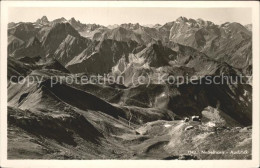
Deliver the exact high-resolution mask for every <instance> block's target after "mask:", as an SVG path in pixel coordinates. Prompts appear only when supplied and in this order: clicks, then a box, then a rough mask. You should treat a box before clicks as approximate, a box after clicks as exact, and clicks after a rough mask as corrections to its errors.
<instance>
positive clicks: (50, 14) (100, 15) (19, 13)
mask: <svg viewBox="0 0 260 168" xmlns="http://www.w3.org/2000/svg"><path fill="white" fill-rule="evenodd" d="M66 11H69V12H66ZM42 16H46V17H47V18H48V20H49V21H52V20H54V19H57V18H61V17H64V18H65V19H67V20H69V19H71V18H72V17H74V18H75V19H76V20H79V21H80V22H81V23H86V24H88V23H90V24H93V23H95V24H100V25H104V26H108V25H114V24H122V23H139V24H141V25H149V24H165V23H167V22H171V21H175V20H176V19H177V18H179V17H180V16H184V17H186V18H188V19H189V18H192V19H195V20H196V19H198V18H201V19H203V20H208V21H212V22H214V23H215V24H218V25H219V24H223V23H225V22H238V23H240V24H243V25H246V24H252V17H251V9H250V8H132V7H131V8H114V7H108V8H100V7H93V8H83V7H77V8H76V7H71V8H68V7H65V8H55V7H52V8H46V7H45V8H44V7H42V8H38V7H30V8H28V7H19V8H9V11H8V17H9V18H8V22H35V21H36V20H37V19H39V18H41V17H42Z"/></svg>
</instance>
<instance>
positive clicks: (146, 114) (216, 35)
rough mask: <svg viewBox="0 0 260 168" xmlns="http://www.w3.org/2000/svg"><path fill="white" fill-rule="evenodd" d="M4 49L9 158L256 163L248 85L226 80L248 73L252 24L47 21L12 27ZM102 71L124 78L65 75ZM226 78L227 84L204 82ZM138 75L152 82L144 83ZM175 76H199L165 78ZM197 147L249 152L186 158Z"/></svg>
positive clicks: (145, 81)
mask: <svg viewBox="0 0 260 168" xmlns="http://www.w3.org/2000/svg"><path fill="white" fill-rule="evenodd" d="M7 49H8V58H7V59H8V75H7V77H8V144H9V145H8V158H11V159H21V158H27V159H28V158H29V159H166V160H168V159H185V160H186V159H250V158H251V153H250V151H251V145H252V142H251V140H252V138H251V135H252V131H251V125H252V85H251V84H250V83H236V84H233V83H230V81H231V80H233V79H234V78H236V79H241V80H242V81H243V80H248V79H247V78H249V77H250V76H251V75H252V25H244V26H243V25H241V24H240V23H235V22H232V23H230V22H226V23H223V24H221V25H217V24H214V23H213V22H211V21H205V20H203V19H196V20H195V19H188V18H186V17H179V18H178V19H177V20H175V21H171V22H168V23H165V24H163V25H160V24H154V25H140V24H139V23H124V24H120V25H110V26H103V25H98V24H85V23H81V22H80V21H77V20H76V19H75V18H74V17H73V18H71V19H70V20H66V19H65V18H64V17H62V18H58V19H55V20H53V21H49V19H48V18H47V17H46V16H43V17H42V18H40V19H37V20H36V21H35V22H19V23H13V22H12V23H9V24H8V46H7ZM105 74H107V75H110V76H112V77H115V78H117V77H119V76H122V77H124V81H117V82H116V83H110V82H109V81H104V83H103V84H97V83H87V84H83V83H77V82H68V81H67V80H66V79H65V78H64V77H68V78H70V79H71V80H73V81H75V80H76V79H78V78H81V77H91V76H92V75H102V76H103V75H105ZM220 75H225V76H227V77H228V78H227V79H225V81H224V83H222V84H217V82H220V80H221V79H218V80H217V81H216V83H211V84H207V78H208V77H216V76H220ZM241 75H244V76H247V78H243V79H242V77H241ZM139 76H145V77H147V78H145V80H144V81H142V83H141V84H140V81H139V78H138V77H139ZM160 76H164V77H165V78H163V79H161V80H160V81H158V78H160ZM178 76H186V77H192V76H198V77H200V78H199V79H194V80H191V79H184V80H185V82H183V83H181V84H180V85H178V84H176V83H171V81H169V80H167V79H169V77H176V78H177V77H178ZM19 77H23V78H19ZM53 78H54V79H55V80H58V79H61V81H53ZM33 79H41V80H40V81H39V80H38V81H35V80H33ZM194 81H195V82H196V81H200V82H201V83H200V84H193V82H194ZM21 82H23V83H22V84H21ZM53 82H54V84H53ZM18 134H19V136H17V135H18ZM198 149H200V150H206V151H210V150H219V151H226V152H230V151H234V150H248V151H249V153H248V154H246V155H210V154H199V153H197V154H188V153H187V151H192V150H198Z"/></svg>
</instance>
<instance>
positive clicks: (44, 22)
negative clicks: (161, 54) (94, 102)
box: [8, 16, 252, 74]
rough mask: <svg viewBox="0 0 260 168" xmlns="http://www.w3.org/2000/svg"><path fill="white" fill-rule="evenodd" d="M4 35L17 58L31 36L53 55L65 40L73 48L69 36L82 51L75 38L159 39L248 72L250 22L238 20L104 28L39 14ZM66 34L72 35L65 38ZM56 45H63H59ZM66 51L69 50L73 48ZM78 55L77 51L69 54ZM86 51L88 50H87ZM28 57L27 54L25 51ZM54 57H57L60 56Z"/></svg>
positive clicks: (11, 25) (12, 26) (141, 42)
mask: <svg viewBox="0 0 260 168" xmlns="http://www.w3.org/2000/svg"><path fill="white" fill-rule="evenodd" d="M8 35H9V38H8V51H9V55H15V56H18V57H19V53H20V52H21V51H19V52H16V51H17V50H18V49H19V50H21V48H26V47H28V44H27V43H28V42H29V41H30V40H32V39H31V38H33V39H35V38H37V40H38V41H39V42H40V43H41V44H40V45H39V44H38V46H35V47H36V48H37V47H39V46H42V50H44V51H45V53H44V54H43V53H39V54H40V55H52V54H54V55H57V54H58V53H59V50H61V49H59V47H63V48H64V47H65V46H63V45H64V44H65V43H66V44H67V43H68V44H67V45H66V47H67V48H68V49H67V50H73V48H71V46H70V45H73V43H74V41H71V42H70V43H69V42H68V41H67V40H69V39H70V40H72V38H77V40H76V39H74V40H76V42H79V43H80V44H79V45H83V46H82V47H81V49H80V50H81V51H82V52H83V50H84V49H86V45H84V44H83V43H81V41H80V40H79V39H78V38H80V39H82V41H88V40H87V39H89V40H92V41H93V42H92V43H97V42H94V41H100V42H101V43H102V42H103V41H104V40H106V39H111V40H115V41H118V42H127V43H129V42H130V43H137V44H136V46H137V45H143V46H147V45H148V44H150V43H156V42H157V41H161V43H162V45H163V46H166V47H168V48H170V49H172V50H174V47H175V46H176V45H175V44H180V45H184V46H189V47H192V48H194V49H196V50H198V51H200V52H202V53H204V54H206V55H207V56H208V57H210V58H212V59H214V60H217V61H220V62H226V63H228V64H230V65H231V66H233V67H234V68H238V69H241V70H242V71H243V72H244V73H247V74H248V73H251V71H252V70H251V69H252V32H251V28H250V25H245V26H243V25H241V24H239V23H229V22H227V23H224V24H221V25H216V24H214V23H213V22H210V21H204V20H202V19H197V20H194V19H187V18H185V17H179V18H178V19H177V20H176V21H172V22H168V23H166V24H164V25H159V24H155V25H153V26H151V25H149V27H148V26H142V25H140V24H138V23H136V24H132V23H128V24H121V25H113V26H108V27H105V26H102V25H97V24H83V23H81V22H80V21H76V19H75V18H71V19H70V20H66V19H65V18H59V19H55V20H53V21H49V20H48V18H47V17H46V16H43V17H42V18H40V19H38V20H37V21H36V22H34V23H30V22H26V23H24V22H20V23H9V24H8ZM68 35H71V36H72V37H71V38H69V37H67V36H68ZM80 36H81V37H80ZM54 38H55V39H54ZM83 38H86V40H83ZM60 44H63V45H61V46H60ZM96 45H97V44H96ZM98 46H100V45H98ZM32 50H33V49H32ZM93 50H94V49H93ZM69 52H72V53H73V52H74V51H69ZM128 52H129V53H130V52H131V51H128ZM55 53H56V54H55ZM31 54H32V55H31V56H35V55H34V53H33V52H32V53H31ZM79 54H80V53H79V51H78V50H77V51H76V53H75V54H74V55H70V57H75V56H77V55H79ZM89 54H92V53H90V52H88V55H89ZM81 55H82V54H81ZM88 55H86V56H88ZM28 56H30V54H29V53H28ZM57 57H59V58H60V57H61V56H57ZM61 59H62V58H61ZM61 63H62V62H61ZM65 63H68V62H67V61H66V62H65ZM64 65H65V64H64Z"/></svg>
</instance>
